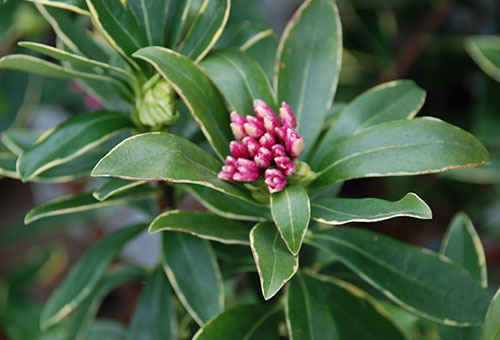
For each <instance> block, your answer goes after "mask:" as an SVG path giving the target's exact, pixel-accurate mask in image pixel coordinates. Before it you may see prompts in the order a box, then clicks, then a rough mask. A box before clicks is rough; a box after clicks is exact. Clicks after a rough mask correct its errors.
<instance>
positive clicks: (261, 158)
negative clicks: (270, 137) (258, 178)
mask: <svg viewBox="0 0 500 340" xmlns="http://www.w3.org/2000/svg"><path fill="white" fill-rule="evenodd" d="M272 160H273V153H272V152H271V150H269V149H268V148H265V147H261V148H259V151H258V152H257V155H256V156H255V157H254V161H255V163H256V164H257V166H258V167H259V168H264V169H265V168H268V167H269V166H270V165H271V161H272Z"/></svg>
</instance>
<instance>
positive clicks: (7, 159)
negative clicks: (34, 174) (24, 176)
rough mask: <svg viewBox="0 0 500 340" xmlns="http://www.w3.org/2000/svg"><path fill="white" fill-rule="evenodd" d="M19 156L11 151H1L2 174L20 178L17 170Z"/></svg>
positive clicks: (0, 174)
mask: <svg viewBox="0 0 500 340" xmlns="http://www.w3.org/2000/svg"><path fill="white" fill-rule="evenodd" d="M16 162H17V156H16V155H14V154H12V153H10V152H0V176H5V177H9V178H14V179H20V178H21V177H19V175H18V173H17V171H16Z"/></svg>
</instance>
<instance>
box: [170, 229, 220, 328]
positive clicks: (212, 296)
mask: <svg viewBox="0 0 500 340" xmlns="http://www.w3.org/2000/svg"><path fill="white" fill-rule="evenodd" d="M163 267H164V269H165V272H166V274H167V276H168V280H169V281H170V284H171V285H172V287H173V289H174V290H175V293H176V295H177V297H178V298H179V300H180V301H181V303H182V305H183V306H184V308H186V310H187V311H188V312H189V314H190V315H191V317H192V318H193V319H194V320H195V321H196V323H198V325H200V326H202V325H204V324H205V323H206V322H207V321H208V320H210V319H212V318H213V317H214V316H216V315H217V314H219V313H220V312H221V311H222V310H223V309H224V287H223V285H222V276H221V273H220V270H219V266H218V264H217V259H216V258H215V254H214V252H213V250H212V248H211V246H210V244H209V243H208V242H207V241H205V240H202V239H199V238H197V237H195V236H191V235H187V234H185V233H179V232H173V231H169V232H164V233H163Z"/></svg>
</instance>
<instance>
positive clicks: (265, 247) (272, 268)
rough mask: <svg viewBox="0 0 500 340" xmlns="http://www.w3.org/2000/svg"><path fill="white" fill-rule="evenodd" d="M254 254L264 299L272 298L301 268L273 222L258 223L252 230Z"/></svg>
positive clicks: (251, 241)
mask: <svg viewBox="0 0 500 340" xmlns="http://www.w3.org/2000/svg"><path fill="white" fill-rule="evenodd" d="M250 245H251V247H252V254H253V258H254V261H255V265H256V266H257V271H258V272H259V278H260V286H261V288H262V295H263V296H264V299H266V300H269V299H270V298H272V297H273V296H274V295H275V294H276V293H277V292H278V291H279V290H280V289H281V287H283V286H284V285H285V283H286V282H287V281H288V280H290V279H291V278H292V277H293V275H295V273H296V272H297V269H299V258H298V256H293V255H292V254H291V253H290V251H289V250H288V248H287V247H286V245H285V243H284V242H283V240H282V239H281V238H280V234H279V233H278V230H276V227H275V226H274V225H273V224H272V223H258V224H257V225H256V226H255V227H254V228H253V229H252V231H251V232H250Z"/></svg>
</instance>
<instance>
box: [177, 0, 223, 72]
mask: <svg viewBox="0 0 500 340" xmlns="http://www.w3.org/2000/svg"><path fill="white" fill-rule="evenodd" d="M230 10H231V0H205V1H204V2H203V5H202V7H201V9H200V13H199V14H198V17H197V18H196V20H195V22H194V24H193V26H192V27H191V29H190V30H189V32H188V33H187V36H186V38H185V39H184V41H183V42H182V44H181V45H180V47H179V51H180V52H181V53H182V54H183V55H185V56H186V57H188V58H189V59H191V60H194V61H195V62H199V61H200V60H202V59H203V58H204V57H205V56H206V55H207V53H208V52H209V51H210V49H211V48H212V46H214V45H215V43H216V42H217V40H218V39H219V37H220V36H221V34H222V31H223V30H224V27H225V26H226V23H227V19H228V18H229V12H230Z"/></svg>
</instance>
